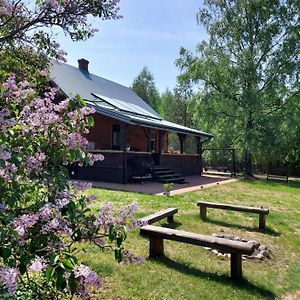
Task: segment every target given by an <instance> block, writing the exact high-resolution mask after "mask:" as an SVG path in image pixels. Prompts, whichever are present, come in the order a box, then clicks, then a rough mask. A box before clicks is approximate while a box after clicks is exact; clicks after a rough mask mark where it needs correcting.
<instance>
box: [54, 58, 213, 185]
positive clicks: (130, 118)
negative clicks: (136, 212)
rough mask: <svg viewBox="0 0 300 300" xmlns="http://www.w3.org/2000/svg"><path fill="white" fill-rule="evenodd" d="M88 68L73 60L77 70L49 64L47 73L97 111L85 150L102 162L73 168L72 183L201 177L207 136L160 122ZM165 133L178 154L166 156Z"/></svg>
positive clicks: (129, 95)
mask: <svg viewBox="0 0 300 300" xmlns="http://www.w3.org/2000/svg"><path fill="white" fill-rule="evenodd" d="M88 64H89V62H88V61H87V60H85V59H79V60H78V68H76V67H73V66H70V65H67V64H62V63H54V64H53V66H52V69H51V74H50V75H51V78H52V80H53V82H54V84H55V85H56V86H57V87H59V88H60V90H61V91H62V92H63V93H64V94H65V95H66V96H67V95H70V94H79V95H80V96H81V97H82V98H83V99H84V100H85V101H86V103H87V105H89V106H91V107H93V108H94V109H95V110H96V113H95V115H94V120H95V125H94V127H92V128H91V129H90V133H89V134H88V136H87V138H88V141H89V143H88V150H89V151H90V152H93V153H102V154H103V155H104V157H105V159H104V161H101V162H96V163H95V164H94V166H92V167H84V168H83V167H81V168H80V167H76V170H73V175H74V176H76V178H77V179H86V180H97V181H110V182H118V183H121V182H122V183H127V182H128V181H130V179H132V178H139V177H143V176H145V174H147V173H149V172H151V171H154V170H156V172H158V173H159V172H161V173H160V175H161V176H158V177H160V178H161V180H162V181H165V182H167V181H176V178H177V179H178V180H177V181H178V182H179V181H180V180H182V178H181V177H180V178H179V176H177V177H176V176H173V177H172V176H168V174H172V173H171V171H170V170H173V171H174V172H176V173H180V174H182V175H183V176H187V175H196V174H198V175H200V174H201V170H202V168H201V161H202V160H201V155H202V151H201V149H202V144H203V143H204V142H205V141H207V140H208V139H210V138H211V137H212V135H211V134H208V133H205V132H202V131H199V130H196V129H192V128H188V127H184V126H181V125H179V124H175V123H172V122H169V121H166V120H164V119H163V118H162V117H161V116H160V115H159V114H158V113H157V112H156V111H154V110H153V109H152V108H151V107H150V106H149V105H148V104H147V103H146V102H144V101H143V100H142V99H141V98H140V97H138V96H137V95H136V94H135V93H134V92H133V91H132V90H131V89H130V88H127V87H125V86H122V85H120V84H118V83H115V82H112V81H110V80H107V79H104V78H102V77H99V76H96V75H93V74H90V73H89V70H88ZM170 132H175V133H177V135H178V138H179V141H180V153H177V154H174V153H169V152H168V136H169V133H170ZM187 136H193V137H194V139H195V144H196V149H197V150H196V151H195V153H193V154H185V153H184V152H185V151H184V149H185V139H186V137H187ZM159 168H165V169H164V170H163V169H159ZM167 169H168V170H167ZM169 169H170V170H169ZM163 171H165V173H163ZM168 172H169V173H168ZM156 175H159V174H156Z"/></svg>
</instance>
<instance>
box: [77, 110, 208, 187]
mask: <svg viewBox="0 0 300 300" xmlns="http://www.w3.org/2000/svg"><path fill="white" fill-rule="evenodd" d="M94 119H95V126H94V127H92V128H91V130H90V133H89V134H88V135H87V138H88V141H89V144H88V149H89V151H90V152H91V153H101V154H103V155H104V157H105V159H104V161H101V162H96V163H95V164H94V166H91V167H76V168H74V169H73V174H74V178H76V179H81V180H92V181H106V182H116V183H124V184H125V183H128V182H130V181H131V179H132V178H133V177H138V176H145V175H146V174H151V169H152V167H154V166H156V167H158V166H159V167H162V168H168V169H171V170H173V171H174V172H176V173H179V174H181V175H182V176H192V175H201V173H202V157H201V153H202V145H203V143H205V142H206V141H207V140H209V139H210V138H211V137H212V136H211V135H209V134H206V133H202V132H199V131H197V130H193V129H186V127H183V126H180V125H177V124H175V125H176V126H173V124H174V123H171V122H167V121H164V122H165V123H164V124H161V122H157V121H156V122H153V120H151V121H152V122H149V120H146V121H148V123H147V122H144V123H142V122H138V124H132V123H130V122H124V121H123V120H117V119H115V118H111V117H110V116H104V115H100V114H95V115H94ZM170 132H173V134H176V136H177V138H178V145H179V147H178V148H179V149H174V148H172V147H170V145H169V134H170ZM187 138H189V139H190V140H191V141H192V143H193V145H194V146H193V150H192V151H191V149H189V150H190V151H189V153H187V149H186V141H187Z"/></svg>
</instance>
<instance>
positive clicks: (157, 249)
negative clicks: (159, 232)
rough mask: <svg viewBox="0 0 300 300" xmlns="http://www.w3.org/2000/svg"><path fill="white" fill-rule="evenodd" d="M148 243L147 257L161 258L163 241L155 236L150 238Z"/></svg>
mask: <svg viewBox="0 0 300 300" xmlns="http://www.w3.org/2000/svg"><path fill="white" fill-rule="evenodd" d="M149 241H150V243H149V257H151V258H154V257H158V256H163V255H164V240H163V239H161V238H159V237H156V236H150V237H149Z"/></svg>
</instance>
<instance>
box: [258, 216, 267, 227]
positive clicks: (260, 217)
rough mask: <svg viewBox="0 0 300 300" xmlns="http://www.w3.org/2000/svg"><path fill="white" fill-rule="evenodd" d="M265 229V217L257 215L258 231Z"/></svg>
mask: <svg viewBox="0 0 300 300" xmlns="http://www.w3.org/2000/svg"><path fill="white" fill-rule="evenodd" d="M265 227H266V215H265V214H259V229H265Z"/></svg>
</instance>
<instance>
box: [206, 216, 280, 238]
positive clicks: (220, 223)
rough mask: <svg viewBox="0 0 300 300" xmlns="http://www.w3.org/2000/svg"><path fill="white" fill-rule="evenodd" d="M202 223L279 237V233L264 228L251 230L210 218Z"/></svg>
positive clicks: (247, 227)
mask: <svg viewBox="0 0 300 300" xmlns="http://www.w3.org/2000/svg"><path fill="white" fill-rule="evenodd" d="M202 221H203V222H207V223H211V224H215V225H219V226H223V227H228V228H238V229H244V230H247V231H250V232H261V233H264V234H269V235H272V236H280V235H281V233H280V232H278V231H276V230H274V229H272V228H270V227H268V226H266V228H265V229H260V228H255V227H254V228H253V227H250V226H246V225H240V224H232V223H227V222H224V221H218V220H213V219H210V218H205V219H204V220H202Z"/></svg>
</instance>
